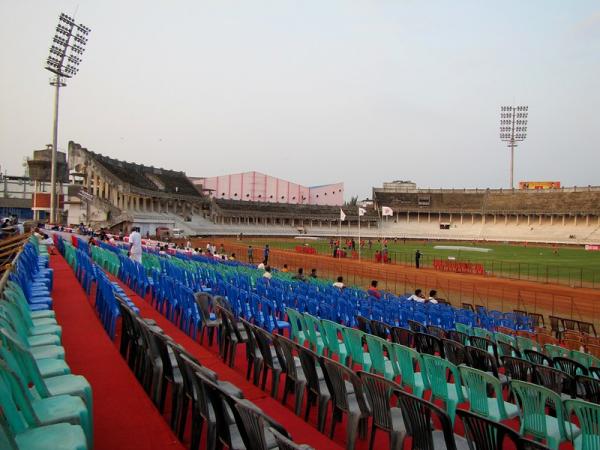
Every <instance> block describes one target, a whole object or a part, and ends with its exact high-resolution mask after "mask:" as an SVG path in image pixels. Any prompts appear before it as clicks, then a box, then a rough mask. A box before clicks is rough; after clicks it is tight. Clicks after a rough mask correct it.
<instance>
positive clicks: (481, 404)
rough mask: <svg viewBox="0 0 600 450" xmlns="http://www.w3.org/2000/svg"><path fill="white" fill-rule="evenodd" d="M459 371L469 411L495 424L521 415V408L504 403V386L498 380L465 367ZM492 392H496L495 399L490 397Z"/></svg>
mask: <svg viewBox="0 0 600 450" xmlns="http://www.w3.org/2000/svg"><path fill="white" fill-rule="evenodd" d="M458 369H459V371H460V376H461V378H462V382H463V385H464V386H465V388H466V394H467V397H468V400H469V411H471V412H474V413H476V414H479V415H480V416H483V417H487V418H488V419H490V420H493V421H495V422H500V421H502V420H505V419H512V418H514V417H517V416H518V415H519V407H518V406H517V405H515V404H514V403H510V402H505V401H504V398H503V397H502V384H501V383H500V380H498V378H496V377H495V376H493V375H490V374H489V373H486V372H483V371H481V370H477V369H473V368H472V367H467V366H465V365H461V366H459V368H458ZM490 390H491V391H493V392H494V394H495V397H488V392H490Z"/></svg>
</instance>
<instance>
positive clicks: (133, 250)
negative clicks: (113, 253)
mask: <svg viewBox="0 0 600 450" xmlns="http://www.w3.org/2000/svg"><path fill="white" fill-rule="evenodd" d="M139 230H140V229H139V228H138V227H134V228H133V231H132V232H131V234H130V235H129V244H130V245H131V247H130V248H129V258H130V259H132V260H133V261H135V262H138V263H140V264H141V263H142V235H141V234H140V231H139Z"/></svg>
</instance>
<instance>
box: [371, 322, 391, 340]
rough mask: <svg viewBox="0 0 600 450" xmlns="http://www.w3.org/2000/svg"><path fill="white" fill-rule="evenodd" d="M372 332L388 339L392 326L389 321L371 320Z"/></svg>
mask: <svg viewBox="0 0 600 450" xmlns="http://www.w3.org/2000/svg"><path fill="white" fill-rule="evenodd" d="M371 332H372V333H373V334H374V335H375V336H378V337H380V338H381V339H386V340H387V338H388V336H389V332H390V326H389V325H388V324H387V323H384V322H381V321H380V320H371Z"/></svg>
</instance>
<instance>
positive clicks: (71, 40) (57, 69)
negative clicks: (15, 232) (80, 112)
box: [46, 13, 91, 223]
mask: <svg viewBox="0 0 600 450" xmlns="http://www.w3.org/2000/svg"><path fill="white" fill-rule="evenodd" d="M90 31H91V30H90V29H89V28H88V27H86V26H84V25H81V24H78V23H76V22H75V20H74V19H73V18H72V17H71V16H68V15H67V14H64V13H60V16H59V17H58V25H57V26H56V34H55V35H54V38H53V39H52V46H51V47H50V52H49V55H48V59H47V60H46V70H48V71H50V72H52V73H53V74H54V77H53V78H52V79H51V80H50V86H53V87H54V88H55V91H54V121H53V128H52V162H51V165H52V167H51V170H50V189H51V191H50V221H51V223H56V221H57V215H56V211H57V207H56V206H57V202H56V151H57V148H58V99H59V97H60V88H61V87H65V86H66V85H67V84H66V83H65V79H66V78H71V77H74V76H75V75H77V72H78V71H79V64H81V56H82V55H83V52H84V51H85V45H86V44H87V39H88V38H87V36H88V34H90Z"/></svg>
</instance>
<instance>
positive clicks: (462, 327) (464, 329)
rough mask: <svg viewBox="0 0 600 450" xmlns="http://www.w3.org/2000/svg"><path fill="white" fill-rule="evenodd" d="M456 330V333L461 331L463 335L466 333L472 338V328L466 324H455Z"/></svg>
mask: <svg viewBox="0 0 600 450" xmlns="http://www.w3.org/2000/svg"><path fill="white" fill-rule="evenodd" d="M454 328H455V329H456V331H460V332H461V333H465V334H466V335H467V336H471V330H472V328H471V326H469V325H467V324H464V323H458V322H457V323H455V324H454Z"/></svg>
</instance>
